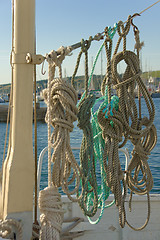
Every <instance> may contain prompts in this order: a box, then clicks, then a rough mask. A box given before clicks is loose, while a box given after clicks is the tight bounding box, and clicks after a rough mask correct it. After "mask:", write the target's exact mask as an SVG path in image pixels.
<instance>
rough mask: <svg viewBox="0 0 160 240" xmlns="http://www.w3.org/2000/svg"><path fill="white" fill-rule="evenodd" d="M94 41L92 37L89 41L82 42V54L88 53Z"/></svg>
mask: <svg viewBox="0 0 160 240" xmlns="http://www.w3.org/2000/svg"><path fill="white" fill-rule="evenodd" d="M92 40H93V38H92V36H90V37H89V40H86V41H84V39H82V40H81V50H82V52H87V51H88V49H89V48H90V46H91V41H92Z"/></svg>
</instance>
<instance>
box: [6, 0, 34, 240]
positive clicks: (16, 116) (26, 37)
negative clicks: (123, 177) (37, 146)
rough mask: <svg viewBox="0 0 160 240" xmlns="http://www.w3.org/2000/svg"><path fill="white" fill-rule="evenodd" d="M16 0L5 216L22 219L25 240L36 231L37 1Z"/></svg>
mask: <svg viewBox="0 0 160 240" xmlns="http://www.w3.org/2000/svg"><path fill="white" fill-rule="evenodd" d="M13 1H14V34H13V35H14V41H13V52H12V64H13V109H12V122H11V125H10V129H11V132H10V140H11V141H10V149H9V150H8V154H7V158H6V160H5V162H4V166H3V180H2V217H3V219H6V218H15V219H18V220H21V221H22V225H23V240H28V239H30V238H31V234H32V210H33V188H34V160H33V146H32V114H33V67H34V65H33V64H30V63H29V62H30V56H32V55H34V44H35V41H34V38H35V0H13ZM28 53H29V54H28ZM27 54H28V55H27ZM26 60H27V61H28V63H27V62H26Z"/></svg>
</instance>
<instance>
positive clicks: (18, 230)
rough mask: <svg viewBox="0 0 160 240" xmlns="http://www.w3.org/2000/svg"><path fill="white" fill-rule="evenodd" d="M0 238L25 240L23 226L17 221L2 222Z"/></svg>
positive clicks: (7, 220) (0, 222) (0, 223)
mask: <svg viewBox="0 0 160 240" xmlns="http://www.w3.org/2000/svg"><path fill="white" fill-rule="evenodd" d="M0 237H2V238H8V239H15V237H16V239H17V240H23V232H22V224H21V223H20V222H18V221H17V220H15V219H6V220H4V221H0Z"/></svg>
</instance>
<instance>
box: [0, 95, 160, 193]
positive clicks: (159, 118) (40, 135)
mask: <svg viewBox="0 0 160 240" xmlns="http://www.w3.org/2000/svg"><path fill="white" fill-rule="evenodd" d="M153 100H154V104H155V112H156V114H155V120H154V124H155V126H156V129H157V136H158V140H157V144H156V146H155V148H154V149H153V150H152V152H151V154H150V155H149V159H148V163H149V166H150V169H151V172H152V175H153V179H154V186H153V189H152V191H151V193H159V194H160V99H159V98H154V99H153ZM136 101H137V102H138V100H137V99H136ZM44 105H45V103H43V102H42V103H41V106H44ZM97 108H98V106H97ZM142 112H143V116H144V115H146V116H148V113H147V108H146V107H145V104H144V99H143V98H142ZM5 133H6V123H0V161H1V164H2V159H3V151H4V142H5ZM82 135H83V132H82V130H80V129H79V128H78V127H77V122H75V123H74V130H73V132H72V133H71V134H70V142H71V146H73V147H75V146H76V147H77V146H78V147H79V146H80V144H81V140H82ZM47 139H48V136H47V124H46V123H45V122H37V153H38V156H39V155H40V153H41V151H42V150H43V149H44V148H45V147H46V146H47V142H48V140H47ZM125 148H127V149H128V151H129V154H130V157H131V151H132V149H133V146H132V144H131V143H130V142H129V141H128V142H127V144H126V146H125ZM33 150H34V124H33ZM6 152H7V150H6ZM73 153H74V155H75V158H76V160H77V161H78V162H79V150H73ZM120 160H121V164H122V165H123V166H122V167H123V168H124V166H125V157H124V156H123V154H120ZM96 171H97V181H100V178H99V177H98V176H99V169H97V170H96ZM47 175H48V170H47V153H45V155H44V160H43V165H42V174H41V182H40V189H43V188H44V187H46V186H47V184H48V178H47Z"/></svg>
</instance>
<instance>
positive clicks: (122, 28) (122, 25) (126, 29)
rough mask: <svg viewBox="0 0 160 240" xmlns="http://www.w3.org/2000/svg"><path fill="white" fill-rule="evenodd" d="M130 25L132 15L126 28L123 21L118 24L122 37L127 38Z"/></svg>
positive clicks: (118, 30)
mask: <svg viewBox="0 0 160 240" xmlns="http://www.w3.org/2000/svg"><path fill="white" fill-rule="evenodd" d="M130 25H131V15H129V16H128V19H127V23H126V26H124V23H123V22H122V21H119V22H118V26H117V32H118V34H119V36H120V37H125V36H126V35H127V34H128V32H129V30H130Z"/></svg>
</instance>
